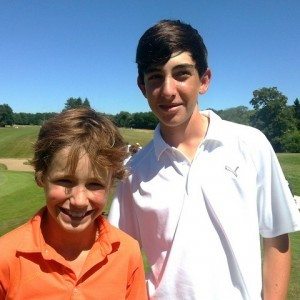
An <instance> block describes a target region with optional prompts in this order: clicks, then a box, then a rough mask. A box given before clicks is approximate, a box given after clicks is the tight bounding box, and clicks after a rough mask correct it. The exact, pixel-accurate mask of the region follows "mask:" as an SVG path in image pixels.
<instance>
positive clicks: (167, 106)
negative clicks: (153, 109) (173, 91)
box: [159, 103, 181, 111]
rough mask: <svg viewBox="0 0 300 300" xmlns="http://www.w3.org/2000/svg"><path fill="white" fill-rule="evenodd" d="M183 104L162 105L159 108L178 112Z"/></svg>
mask: <svg viewBox="0 0 300 300" xmlns="http://www.w3.org/2000/svg"><path fill="white" fill-rule="evenodd" d="M180 105H181V104H180V103H174V104H160V105H159V107H160V108H161V109H162V110H164V111H173V110H176V109H177V108H178V107H179V106H180Z"/></svg>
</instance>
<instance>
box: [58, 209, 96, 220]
mask: <svg viewBox="0 0 300 300" xmlns="http://www.w3.org/2000/svg"><path fill="white" fill-rule="evenodd" d="M59 210H60V211H61V212H62V213H63V214H65V215H67V216H69V217H70V218H71V219H75V220H81V219H83V218H85V217H86V216H89V215H91V214H92V213H93V211H94V210H93V209H92V210H88V211H73V210H69V209H65V208H63V207H59Z"/></svg>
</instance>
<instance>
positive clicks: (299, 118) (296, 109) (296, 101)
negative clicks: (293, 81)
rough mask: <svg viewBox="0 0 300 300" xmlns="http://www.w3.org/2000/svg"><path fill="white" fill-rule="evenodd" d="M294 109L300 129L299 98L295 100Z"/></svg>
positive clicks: (299, 128)
mask: <svg viewBox="0 0 300 300" xmlns="http://www.w3.org/2000/svg"><path fill="white" fill-rule="evenodd" d="M293 109H294V115H295V118H296V124H297V129H298V130H300V103H299V99H298V98H296V100H295V101H294V105H293Z"/></svg>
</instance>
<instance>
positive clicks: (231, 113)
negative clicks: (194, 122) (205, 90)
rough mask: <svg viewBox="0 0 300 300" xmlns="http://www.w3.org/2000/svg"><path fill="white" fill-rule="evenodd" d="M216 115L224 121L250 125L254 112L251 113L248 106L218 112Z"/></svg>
mask: <svg viewBox="0 0 300 300" xmlns="http://www.w3.org/2000/svg"><path fill="white" fill-rule="evenodd" d="M216 113H217V114H218V115H219V116H220V117H221V118H222V119H224V120H227V121H231V122H235V123H239V124H244V125H249V124H250V117H251V113H252V111H250V110H249V109H248V107H246V106H237V107H232V108H228V109H224V110H218V111H216Z"/></svg>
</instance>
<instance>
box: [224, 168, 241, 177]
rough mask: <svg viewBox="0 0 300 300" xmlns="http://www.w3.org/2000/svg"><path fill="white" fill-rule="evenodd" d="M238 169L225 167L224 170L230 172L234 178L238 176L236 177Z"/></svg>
mask: <svg viewBox="0 0 300 300" xmlns="http://www.w3.org/2000/svg"><path fill="white" fill-rule="evenodd" d="M238 168H239V166H237V167H236V168H235V170H232V169H231V168H230V167H228V166H225V170H227V171H229V172H231V173H232V174H233V175H234V176H235V177H237V176H238V175H237V170H238Z"/></svg>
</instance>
